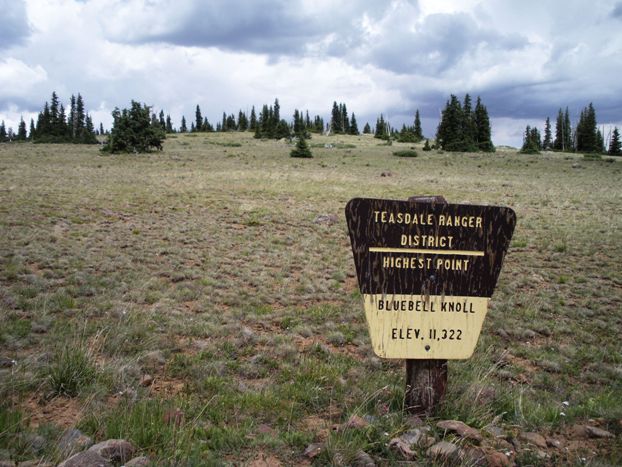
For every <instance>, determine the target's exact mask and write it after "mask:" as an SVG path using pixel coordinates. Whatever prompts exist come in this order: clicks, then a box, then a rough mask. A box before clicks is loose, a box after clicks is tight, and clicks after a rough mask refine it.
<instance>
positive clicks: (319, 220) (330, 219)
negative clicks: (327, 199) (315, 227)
mask: <svg viewBox="0 0 622 467" xmlns="http://www.w3.org/2000/svg"><path fill="white" fill-rule="evenodd" d="M313 222H314V223H315V224H326V225H333V224H336V223H337V222H339V218H338V217H337V216H335V215H334V214H320V215H318V216H317V217H316V218H315V220H314V221H313Z"/></svg>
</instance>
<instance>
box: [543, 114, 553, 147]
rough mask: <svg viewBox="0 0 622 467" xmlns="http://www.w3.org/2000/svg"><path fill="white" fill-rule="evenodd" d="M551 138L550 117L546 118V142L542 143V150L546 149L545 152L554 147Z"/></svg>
mask: <svg viewBox="0 0 622 467" xmlns="http://www.w3.org/2000/svg"><path fill="white" fill-rule="evenodd" d="M551 138H552V134H551V120H550V119H549V117H546V121H545V122H544V140H543V141H542V149H544V150H545V151H548V150H550V149H552V147H553V142H552V140H551Z"/></svg>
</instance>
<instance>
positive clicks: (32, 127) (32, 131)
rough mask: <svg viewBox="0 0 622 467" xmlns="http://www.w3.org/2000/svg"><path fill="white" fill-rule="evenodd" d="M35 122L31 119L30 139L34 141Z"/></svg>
mask: <svg viewBox="0 0 622 467" xmlns="http://www.w3.org/2000/svg"><path fill="white" fill-rule="evenodd" d="M35 131H36V130H35V121H34V120H33V119H32V118H31V119H30V131H29V132H28V139H29V140H30V141H32V140H33V139H34V138H35Z"/></svg>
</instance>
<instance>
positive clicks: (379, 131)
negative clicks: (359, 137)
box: [374, 114, 390, 139]
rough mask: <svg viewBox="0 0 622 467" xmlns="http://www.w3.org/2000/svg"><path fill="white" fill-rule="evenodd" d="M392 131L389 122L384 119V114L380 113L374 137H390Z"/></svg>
mask: <svg viewBox="0 0 622 467" xmlns="http://www.w3.org/2000/svg"><path fill="white" fill-rule="evenodd" d="M389 137H390V133H389V131H388V129H387V123H386V122H385V121H384V116H383V115H382V114H380V117H378V119H376V131H375V133H374V138H379V139H389Z"/></svg>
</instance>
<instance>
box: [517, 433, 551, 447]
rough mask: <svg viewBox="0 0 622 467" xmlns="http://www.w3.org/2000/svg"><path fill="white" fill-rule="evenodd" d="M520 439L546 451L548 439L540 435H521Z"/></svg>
mask: <svg viewBox="0 0 622 467" xmlns="http://www.w3.org/2000/svg"><path fill="white" fill-rule="evenodd" d="M520 439H522V440H523V441H525V442H527V443H530V444H533V445H534V446H538V447H539V448H542V449H546V439H545V438H544V436H542V435H541V434H539V433H533V432H526V433H521V434H520Z"/></svg>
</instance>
